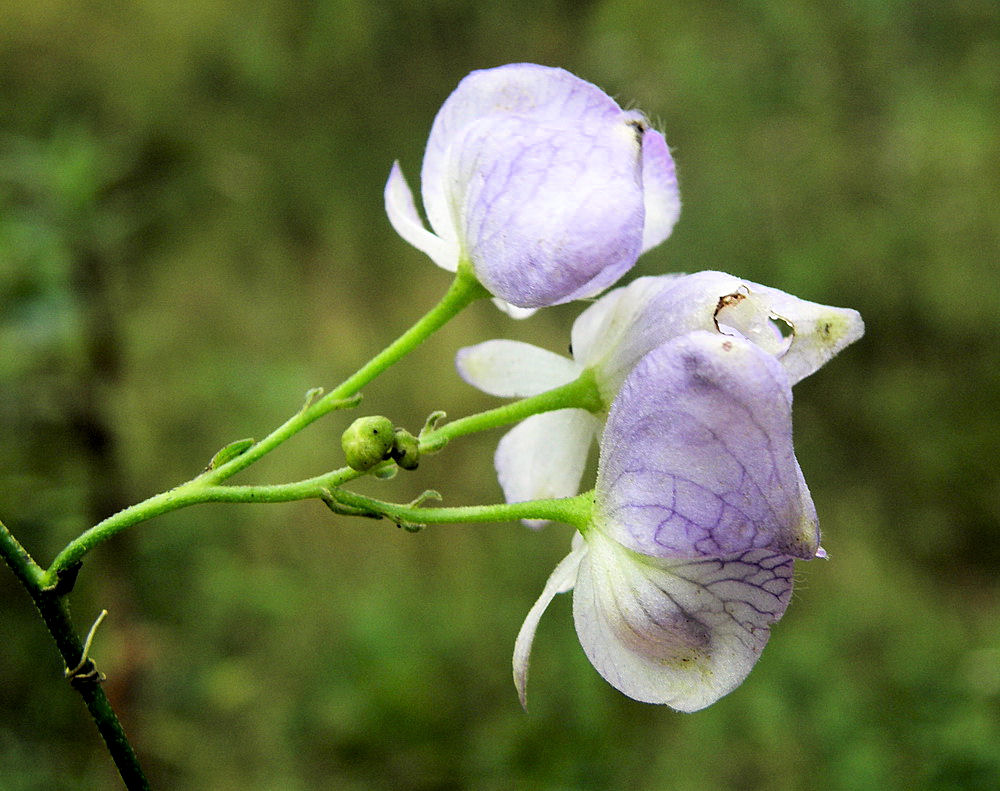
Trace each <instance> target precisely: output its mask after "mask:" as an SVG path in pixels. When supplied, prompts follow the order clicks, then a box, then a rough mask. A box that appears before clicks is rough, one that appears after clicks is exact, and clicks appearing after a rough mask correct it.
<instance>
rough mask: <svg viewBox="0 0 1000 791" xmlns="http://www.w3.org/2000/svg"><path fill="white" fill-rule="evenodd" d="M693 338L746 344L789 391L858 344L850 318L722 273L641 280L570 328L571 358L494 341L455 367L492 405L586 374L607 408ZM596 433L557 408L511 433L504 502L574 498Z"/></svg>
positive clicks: (580, 416)
mask: <svg viewBox="0 0 1000 791" xmlns="http://www.w3.org/2000/svg"><path fill="white" fill-rule="evenodd" d="M693 330H705V331H708V332H711V333H714V334H715V335H718V336H720V337H722V336H725V337H732V338H745V339H747V340H749V341H751V342H753V344H754V345H755V346H757V347H758V348H760V349H761V350H762V351H764V352H766V353H767V354H769V355H771V356H773V357H774V358H775V359H776V360H778V361H779V362H780V364H781V366H782V367H783V368H784V369H785V373H786V374H787V376H788V377H789V381H790V383H791V384H795V383H796V382H798V381H799V380H801V379H803V378H804V377H806V376H808V375H809V374H811V373H813V372H814V371H816V370H817V369H818V368H819V367H820V366H822V365H823V364H824V363H825V362H826V361H827V360H829V359H830V358H831V357H833V356H834V355H835V354H836V353H837V352H839V351H840V350H841V349H843V348H844V347H845V346H847V345H848V344H850V343H853V342H854V341H855V340H857V339H858V338H860V337H861V335H862V333H863V332H864V323H863V322H862V320H861V317H860V315H858V313H857V311H854V310H850V309H846V308H834V307H829V306H827V305H819V304H817V303H814V302H807V301H806V300H802V299H799V298H798V297H794V296H792V295H790V294H786V293H785V292H783V291H779V290H777V289H774V288H769V287H767V286H762V285H759V284H757V283H752V282H750V281H748V280H743V279H741V278H737V277H733V276H732V275H727V274H724V273H722V272H698V273H696V274H692V275H663V276H660V277H643V278H639V279H637V280H635V281H633V282H632V283H631V284H629V285H628V286H625V287H622V288H618V289H615V290H614V291H611V292H609V293H607V294H605V295H604V296H603V297H601V298H600V299H599V300H597V302H595V303H594V304H593V305H591V306H590V307H589V308H587V310H585V311H584V312H583V313H581V314H580V316H579V317H578V318H577V320H576V322H575V323H574V324H573V331H572V336H571V337H572V344H571V350H572V355H573V358H572V359H568V358H566V357H563V356H561V355H558V354H555V353H553V352H550V351H547V350H545V349H540V348H538V347H535V346H531V345H530V344H526V343H520V342H517V341H510V340H494V341H486V342H485V343H481V344H479V345H477V346H472V347H468V348H465V349H462V350H461V351H459V353H458V357H457V360H456V364H457V366H458V370H459V372H460V373H461V375H462V377H463V378H464V379H465V380H466V381H468V382H469V383H470V384H473V385H475V386H476V387H479V388H480V389H481V390H484V391H486V392H488V393H491V394H492V395H496V396H501V397H515V396H517V397H525V396H531V395H536V394H538V393H542V392H544V391H546V390H549V389H552V388H554V387H558V386H560V385H563V384H566V383H568V382H571V381H573V380H574V379H576V378H577V377H578V376H579V375H580V374H581V373H582V372H583V371H584V370H585V369H587V368H589V369H591V370H593V371H594V373H595V376H596V379H597V385H598V388H599V390H600V393H601V396H602V399H603V401H604V403H605V404H606V405H610V404H611V402H612V401H613V400H614V399H615V397H616V396H617V394H618V390H619V388H620V387H621V384H622V382H623V381H624V380H625V377H626V376H627V375H628V374H629V372H630V371H631V370H632V368H633V367H634V366H635V365H636V363H638V361H639V360H640V359H641V358H642V357H643V356H644V355H645V354H646V353H648V352H649V351H650V350H652V349H653V348H655V347H657V346H659V345H660V344H662V343H663V342H665V341H667V340H670V339H671V338H674V337H678V336H680V335H683V334H685V333H688V332H691V331H693ZM602 425H603V416H602V415H595V414H591V413H590V412H587V411H585V410H582V409H561V410H557V411H554V412H547V413H544V414H540V415H534V416H532V417H530V418H528V419H527V420H525V421H523V422H522V423H520V424H519V425H517V426H515V427H514V428H513V429H512V430H511V431H510V432H508V433H507V434H506V435H505V436H504V437H503V439H501V441H500V444H499V445H498V447H497V452H496V456H495V458H494V462H495V465H496V469H497V475H498V478H499V480H500V485H501V487H502V488H503V491H504V495H505V497H506V498H507V500H508V502H520V501H524V500H536V499H545V498H550V497H568V496H570V495H573V494H576V492H577V490H578V488H579V485H580V478H581V476H582V475H583V470H584V467H585V466H586V461H587V453H588V450H589V448H590V445H591V443H592V442H593V440H594V438H595V437H596V436H598V435H599V434H600V431H601V427H602ZM554 438H558V441H556V440H555V439H554ZM529 524H533V523H530V522H529Z"/></svg>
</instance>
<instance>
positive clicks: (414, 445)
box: [390, 428, 420, 470]
mask: <svg viewBox="0 0 1000 791" xmlns="http://www.w3.org/2000/svg"><path fill="white" fill-rule="evenodd" d="M390 455H391V456H392V458H393V460H395V462H396V464H398V465H399V466H400V467H402V468H403V469H404V470H415V469H417V466H418V465H419V464H420V442H419V440H417V438H416V437H414V436H413V435H412V434H411V433H410V432H409V431H407V430H406V429H405V428H397V429H396V431H395V437H394V442H393V446H392V451H391V452H390Z"/></svg>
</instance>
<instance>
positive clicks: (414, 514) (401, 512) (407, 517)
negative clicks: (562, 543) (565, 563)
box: [330, 490, 594, 531]
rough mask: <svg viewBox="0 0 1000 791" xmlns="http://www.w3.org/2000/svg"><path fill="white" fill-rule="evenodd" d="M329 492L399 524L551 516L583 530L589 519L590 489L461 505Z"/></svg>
mask: <svg viewBox="0 0 1000 791" xmlns="http://www.w3.org/2000/svg"><path fill="white" fill-rule="evenodd" d="M330 495H331V496H332V497H333V498H334V499H335V500H336V501H337V503H339V504H340V505H346V506H349V507H350V508H355V509H358V510H360V511H367V512H369V513H370V514H372V515H378V516H384V517H386V518H387V519H391V520H392V521H394V522H396V523H400V524H404V523H405V524H417V525H425V524H432V523H449V522H450V523H456V524H457V523H467V522H510V521H516V520H518V519H551V520H553V521H556V522H564V523H565V524H568V525H573V526H574V527H576V528H577V529H578V530H581V531H584V530H586V529H587V526H588V524H589V523H590V515H591V511H592V509H593V504H594V493H593V492H592V491H591V492H584V493H583V494H578V495H576V496H575V497H562V498H559V499H555V500H529V501H528V502H524V503H499V504H495V505H463V506H456V507H453V508H423V507H421V506H414V505H399V504H398V503H387V502H384V501H382V500H375V499H373V498H371V497H365V496H363V495H360V494H355V493H354V492H348V491H344V490H336V491H331V492H330Z"/></svg>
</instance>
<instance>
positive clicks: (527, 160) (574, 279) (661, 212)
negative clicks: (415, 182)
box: [386, 64, 680, 316]
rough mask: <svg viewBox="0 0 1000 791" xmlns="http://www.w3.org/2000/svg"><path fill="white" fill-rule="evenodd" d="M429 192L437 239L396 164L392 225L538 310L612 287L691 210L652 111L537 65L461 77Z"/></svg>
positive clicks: (435, 151)
mask: <svg viewBox="0 0 1000 791" xmlns="http://www.w3.org/2000/svg"><path fill="white" fill-rule="evenodd" d="M647 148H648V153H649V156H648V158H647V157H646V149H647ZM421 194H422V196H423V202H424V209H425V211H426V212H427V217H428V220H429V222H430V225H431V228H432V229H433V234H431V232H430V231H427V230H426V229H425V228H424V226H423V224H422V222H421V221H420V218H419V215H418V214H417V210H416V207H415V206H414V205H413V200H412V196H411V194H410V192H409V189H408V188H406V186H405V182H403V180H402V176H401V174H399V173H398V169H394V171H393V173H392V175H391V176H390V179H389V183H388V184H387V187H386V208H387V211H388V212H389V214H390V220H391V221H392V224H393V227H395V228H396V229H397V230H398V231H399V233H400V234H401V235H402V236H403V237H404V238H405V239H406V240H407V241H410V242H411V243H413V244H414V245H416V246H417V247H419V249H421V250H424V251H425V252H427V253H428V254H429V255H431V256H432V257H433V258H434V260H435V261H436V262H437V263H439V264H440V265H442V266H444V267H445V268H449V267H451V265H452V263H453V262H461V261H466V262H468V264H469V265H471V267H472V269H473V271H474V272H475V274H476V277H477V278H478V279H479V281H480V282H481V283H482V284H483V285H484V286H485V287H486V288H487V290H489V291H490V292H491V293H492V294H493V295H494V296H495V297H497V298H499V299H501V300H503V302H504V303H507V304H509V305H510V306H512V307H514V308H527V309H531V308H538V307H542V306H545V305H555V304H559V303H562V302H568V301H570V300H573V299H579V298H582V297H589V296H593V295H595V294H597V293H599V292H600V291H603V290H604V289H605V288H607V287H608V286H610V285H611V284H612V283H614V282H615V281H616V280H617V279H618V278H619V277H621V276H622V275H623V274H624V273H625V272H626V271H628V270H629V269H630V268H631V267H632V266H633V265H634V264H635V261H636V258H637V257H638V256H639V254H640V252H642V250H643V249H645V248H647V247H649V246H652V245H653V244H656V243H658V242H660V241H662V240H663V239H665V238H666V237H667V235H668V234H669V232H670V229H671V228H672V227H673V224H674V222H675V221H676V218H677V212H678V211H679V206H680V202H679V197H678V194H677V184H676V176H675V173H674V165H673V160H672V159H671V158H670V152H669V150H668V149H667V146H666V143H665V141H664V140H663V137H662V135H660V134H659V133H657V132H653V131H652V130H650V129H649V127H648V124H647V123H646V121H645V119H644V118H643V117H642V116H641V114H639V113H637V112H625V111H623V110H622V109H621V108H620V107H619V106H618V105H617V104H616V103H615V102H614V100H613V99H611V98H610V97H609V96H607V95H606V94H605V93H604V92H603V91H601V90H600V89H599V88H597V87H596V86H594V85H591V84H590V83H588V82H585V81H584V80H581V79H579V78H578V77H575V76H573V75H572V74H569V73H568V72H566V71H563V70H562V69H554V68H549V67H544V66H536V65H533V64H513V65H510V66H502V67H499V68H496V69H488V70H484V71H477V72H473V73H472V74H470V75H469V76H468V77H466V78H465V79H464V80H462V82H461V83H460V84H459V86H458V87H457V88H456V89H455V91H454V92H453V93H452V95H451V96H450V97H449V98H448V100H447V101H446V102H445V103H444V105H443V106H442V108H441V110H440V112H439V113H438V115H437V117H436V118H435V121H434V125H433V127H432V129H431V134H430V137H429V139H428V144H427V150H426V152H425V154H424V164H423V169H422V171H421ZM647 217H648V222H647ZM428 236H433V237H436V238H437V239H438V240H439V241H440V244H435V243H433V242H432V241H431V240H430V239H428ZM442 246H443V248H445V249H442ZM509 312H510V313H511V314H512V315H514V316H519V315H523V313H519V312H518V311H516V310H513V309H511V310H509Z"/></svg>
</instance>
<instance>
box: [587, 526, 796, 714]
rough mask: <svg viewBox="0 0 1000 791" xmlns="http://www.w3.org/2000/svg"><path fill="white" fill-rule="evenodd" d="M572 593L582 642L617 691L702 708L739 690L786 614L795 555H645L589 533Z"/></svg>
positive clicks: (678, 706)
mask: <svg viewBox="0 0 1000 791" xmlns="http://www.w3.org/2000/svg"><path fill="white" fill-rule="evenodd" d="M587 549H588V551H587V554H586V555H585V556H584V557H583V558H582V560H581V562H580V568H579V572H578V577H577V580H576V588H575V591H574V594H573V615H574V620H575V622H576V630H577V634H578V636H579V638H580V643H581V645H582V646H583V648H584V651H585V652H586V654H587V657H588V658H589V659H590V661H591V663H592V664H593V665H594V667H595V668H596V669H597V671H598V672H599V673H600V674H601V675H602V676H603V677H604V678H605V679H606V680H607V681H608V682H609V683H610V684H611V685H612V686H614V687H615V688H616V689H618V690H620V691H621V692H623V693H625V694H626V695H628V696H629V697H631V698H634V699H636V700H640V701H644V702H647V703H665V704H667V705H669V706H672V707H673V708H676V709H679V710H681V711H696V710H698V709H701V708H704V707H705V706H708V705H710V704H711V703H714V702H715V701H716V700H718V699H719V698H720V697H722V696H723V695H725V694H727V693H728V692H730V691H732V690H733V689H735V688H736V687H737V686H738V685H739V684H740V683H741V682H742V681H743V679H744V678H746V676H747V674H748V673H749V672H750V670H751V669H752V668H753V665H754V663H755V662H756V661H757V658H758V657H759V656H760V653H761V651H762V650H763V649H764V646H765V644H766V643H767V640H768V637H769V636H770V626H771V624H772V623H774V622H775V621H777V620H778V619H779V618H781V616H782V615H783V614H784V611H785V608H786V607H787V606H788V601H789V599H790V597H791V591H792V570H793V560H792V558H790V557H788V556H785V555H780V554H776V553H774V552H771V551H769V550H753V551H750V552H742V553H737V554H733V555H728V556H724V557H719V558H706V559H701V560H697V559H695V560H668V559H663V558H650V557H643V556H641V555H637V554H636V553H633V552H630V551H629V550H628V549H626V548H624V547H622V546H621V545H620V544H618V543H617V542H615V541H613V540H612V539H609V538H607V537H606V536H604V535H603V534H600V533H596V534H591V535H589V536H588V538H587Z"/></svg>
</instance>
